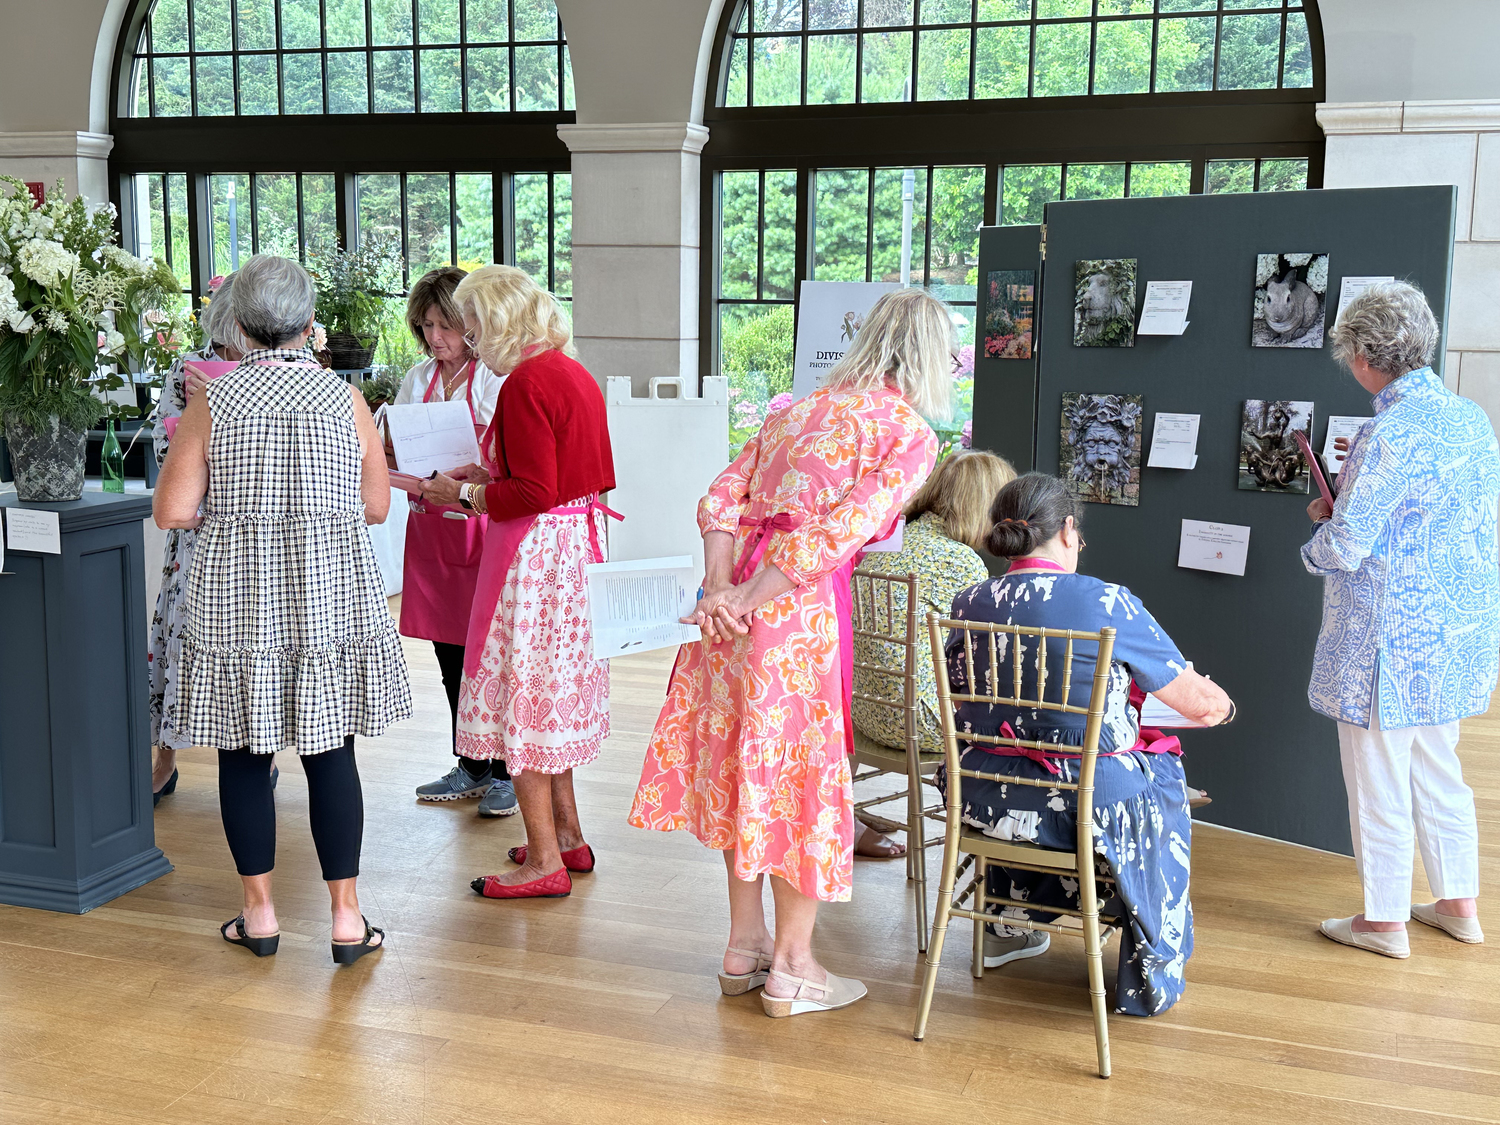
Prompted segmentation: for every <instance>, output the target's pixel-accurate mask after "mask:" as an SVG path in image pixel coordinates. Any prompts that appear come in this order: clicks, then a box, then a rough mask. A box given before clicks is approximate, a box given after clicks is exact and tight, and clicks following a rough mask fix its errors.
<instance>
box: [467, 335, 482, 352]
mask: <svg viewBox="0 0 1500 1125" xmlns="http://www.w3.org/2000/svg"><path fill="white" fill-rule="evenodd" d="M464 343H465V344H466V345H468V347H469V350H470V351H472V350H474V349H475V348H477V347H479V341H478V340H476V339H474V333H472V332H465V333H464Z"/></svg>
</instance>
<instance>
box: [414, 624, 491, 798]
mask: <svg viewBox="0 0 1500 1125" xmlns="http://www.w3.org/2000/svg"><path fill="white" fill-rule="evenodd" d="M432 647H433V650H434V651H435V652H436V653H437V662H438V670H439V671H440V672H442V674H443V690H444V691H446V692H447V693H448V712H449V714H451V715H452V716H453V752H454V753H455V754H458V760H459V761H461V762H462V763H463V764H464V769H465V770H466V771H468V774H469V776H470V777H478V776H479V775H480V774H482V773H484V771H485V769H486V768H493V770H494V771H495V780H496V781H509V780H510V770H508V769H506V767H505V763H504V762H503V761H502V760H501V759H499V758H496V759H494V760H493V761H487V760H485V759H482V758H465V757H464V756H463V755H462V754H459V753H458V689H459V688H460V687H462V686H463V682H464V646H463V645H449V644H444V643H443V642H442V641H433V642H432Z"/></svg>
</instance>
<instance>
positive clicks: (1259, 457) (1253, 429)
mask: <svg viewBox="0 0 1500 1125" xmlns="http://www.w3.org/2000/svg"><path fill="white" fill-rule="evenodd" d="M1312 422H1313V404H1312V403H1310V402H1291V401H1288V400H1287V399H1284V398H1278V399H1260V398H1251V399H1246V400H1245V410H1244V413H1243V414H1242V415H1241V418H1240V487H1241V488H1247V489H1254V490H1256V491H1257V492H1297V493H1302V494H1306V493H1307V491H1308V489H1309V487H1310V481H1309V475H1308V471H1307V461H1306V459H1305V458H1304V457H1303V456H1302V451H1301V450H1299V449H1298V448H1297V439H1296V438H1295V437H1293V436H1292V435H1293V434H1295V433H1296V432H1297V431H1298V430H1301V431H1302V432H1303V433H1304V434H1305V435H1307V438H1308V440H1309V441H1311V440H1312Z"/></svg>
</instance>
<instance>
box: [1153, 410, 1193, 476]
mask: <svg viewBox="0 0 1500 1125" xmlns="http://www.w3.org/2000/svg"><path fill="white" fill-rule="evenodd" d="M1197 463H1198V415H1196V414H1166V413H1163V412H1162V411H1157V414H1156V428H1155V429H1154V430H1153V431H1152V433H1151V455H1150V456H1149V457H1147V458H1146V465H1147V467H1148V468H1152V469H1191V468H1192V467H1193V466H1194V465H1196V464H1197Z"/></svg>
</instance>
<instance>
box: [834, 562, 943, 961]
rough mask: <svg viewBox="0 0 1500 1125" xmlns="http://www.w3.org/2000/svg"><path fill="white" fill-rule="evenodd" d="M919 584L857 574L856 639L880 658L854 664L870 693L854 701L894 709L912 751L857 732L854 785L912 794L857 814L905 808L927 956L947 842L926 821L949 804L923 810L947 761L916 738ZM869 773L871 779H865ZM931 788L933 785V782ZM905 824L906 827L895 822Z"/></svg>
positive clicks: (858, 807)
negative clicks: (888, 778)
mask: <svg viewBox="0 0 1500 1125" xmlns="http://www.w3.org/2000/svg"><path fill="white" fill-rule="evenodd" d="M919 587H920V580H919V579H918V578H917V576H916V575H915V574H886V573H884V572H882V571H878V570H856V571H855V572H854V589H853V594H854V596H853V599H852V602H853V604H852V612H853V616H854V620H853V623H852V624H853V632H854V636H855V637H863V638H866V639H867V640H869V641H872V642H874V643H872V644H869V645H865V646H859V647H862V648H868V649H872V650H874V651H875V653H876V654H877V657H880V656H884V657H886V659H877V660H876V661H873V662H871V661H862V660H858V659H856V660H855V669H856V682H859V681H861V680H862V681H864V686H867V687H869V688H871V689H872V690H869V691H856V692H854V693H853V694H854V698H855V699H857V700H861V701H862V702H863V703H864V704H866V705H867V706H871V707H880V708H885V709H888V710H890V711H892V712H894V713H895V714H897V715H899V716H900V717H901V724H902V729H903V730H904V732H905V746H904V747H901V748H896V747H891V746H885V745H882V744H881V743H878V742H875V741H874V740H872V739H870V738H867V737H866V736H865V735H863V734H861V733H860V732H859V731H855V732H854V768H855V775H854V781H855V783H859V782H861V781H868V780H869V779H870V778H873V777H879V776H880V775H882V774H891V773H899V774H904V775H905V777H906V788H905V789H903V790H901V791H900V792H897V793H891V794H888V795H886V796H883V797H871V798H868V799H867V800H863V801H856V802H855V803H854V809H855V812H856V813H860V812H864V811H865V810H866V809H873V808H875V807H876V806H878V805H883V804H888V803H889V802H891V801H899V800H903V799H904V800H905V801H906V819H905V822H904V826H905V828H906V877H907V878H908V879H910V880H912V881H913V882H914V883H915V885H916V886H915V890H916V895H915V898H916V914H917V950H918V952H923V951H925V950H926V949H927V849H928V848H929V847H934V846H936V845H939V844H941V843H942V837H940V836H935V837H934V838H933V839H931V840H928V839H927V837H926V833H925V832H924V831H923V821H924V820H925V819H926V818H928V817H931V818H933V819H939V820H940V819H941V817H942V808H943V806H942V803H941V802H940V801H939V802H934V803H933V804H932V805H930V806H929V805H927V804H925V803H924V801H923V798H922V782H923V778H926V777H930V776H931V775H932V774H933V773H935V772H936V771H937V768H938V766H939V765H941V764H942V761H943V756H942V755H941V754H934V753H923V752H922V750H921V742H920V739H919V737H918V731H917V708H918V707H919V705H920V701H919V699H918V696H917V661H919V660H923V659H926V652H925V649H926V647H927V646H926V641H925V639H924V638H923V637H922V635H921V630H920V626H919V622H920V620H921V616H920V609H919V607H920V606H921V600H920V598H919V596H918V595H919ZM860 770H863V771H864V772H859V771H860ZM928 784H931V783H930V782H929V783H928ZM896 823H897V824H898V825H900V824H901V823H902V822H900V821H898V822H896Z"/></svg>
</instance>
